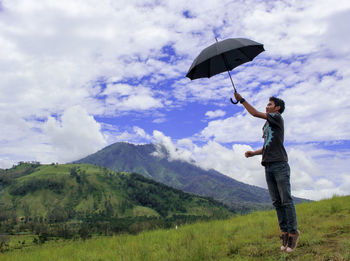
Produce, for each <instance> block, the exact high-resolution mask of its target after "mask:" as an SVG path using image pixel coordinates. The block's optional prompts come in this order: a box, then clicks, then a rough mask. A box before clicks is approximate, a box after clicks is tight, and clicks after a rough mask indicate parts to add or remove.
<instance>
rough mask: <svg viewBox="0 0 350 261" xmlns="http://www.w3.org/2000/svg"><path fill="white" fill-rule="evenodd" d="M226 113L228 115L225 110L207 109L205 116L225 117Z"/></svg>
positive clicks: (209, 117) (211, 117)
mask: <svg viewBox="0 0 350 261" xmlns="http://www.w3.org/2000/svg"><path fill="white" fill-rule="evenodd" d="M225 115H226V112H225V111H223V110H215V111H207V112H206V113H205V116H206V117H207V118H208V119H213V118H219V117H223V116H225Z"/></svg>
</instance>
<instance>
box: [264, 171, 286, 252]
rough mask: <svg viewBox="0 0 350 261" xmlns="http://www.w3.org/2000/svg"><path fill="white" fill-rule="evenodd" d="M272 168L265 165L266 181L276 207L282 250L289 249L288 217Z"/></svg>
mask: <svg viewBox="0 0 350 261" xmlns="http://www.w3.org/2000/svg"><path fill="white" fill-rule="evenodd" d="M271 170H272V169H271V166H266V167H265V177H266V183H267V186H268V189H269V193H270V197H271V200H272V204H273V205H274V207H275V209H276V213H277V218H278V223H279V226H280V230H281V235H280V239H281V250H282V251H284V250H286V249H287V244H288V232H287V231H288V228H287V217H286V213H285V209H284V208H282V206H281V198H280V195H279V190H278V186H277V182H276V179H275V175H274V173H273V172H272V171H271Z"/></svg>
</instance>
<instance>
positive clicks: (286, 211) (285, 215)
mask: <svg viewBox="0 0 350 261" xmlns="http://www.w3.org/2000/svg"><path fill="white" fill-rule="evenodd" d="M265 177H266V182H267V186H268V188H269V192H270V197H271V200H272V204H273V205H274V207H275V208H276V212H277V217H278V223H279V226H280V229H281V231H282V232H288V233H296V231H297V215H296V212H295V207H294V201H293V198H292V195H291V190H290V180H289V177H290V168H289V164H288V162H283V161H281V162H272V163H267V164H266V165H265Z"/></svg>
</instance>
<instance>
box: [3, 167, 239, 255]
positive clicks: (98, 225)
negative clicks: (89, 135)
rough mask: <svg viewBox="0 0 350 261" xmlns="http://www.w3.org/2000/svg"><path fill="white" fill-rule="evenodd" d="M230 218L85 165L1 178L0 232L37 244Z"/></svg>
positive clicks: (151, 184) (207, 204) (198, 200)
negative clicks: (25, 236) (23, 236)
mask: <svg viewBox="0 0 350 261" xmlns="http://www.w3.org/2000/svg"><path fill="white" fill-rule="evenodd" d="M232 214H233V213H232V212H231V211H230V210H229V209H228V208H227V207H226V206H224V205H223V204H222V203H219V202H216V201H214V200H212V199H210V198H204V197H199V196H194V195H191V194H188V193H184V192H182V191H180V190H176V189H173V188H170V187H168V186H165V185H163V184H160V183H157V182H155V181H153V180H150V179H146V178H145V177H143V176H141V175H138V174H135V173H131V174H129V173H117V172H114V171H111V170H109V169H106V168H103V167H97V166H93V165H89V164H80V165H78V164H66V165H57V164H51V165H40V164H39V163H36V162H35V163H24V162H21V163H20V164H19V165H17V166H14V167H13V168H11V169H8V170H4V171H2V172H1V173H0V231H1V232H2V233H6V234H18V233H27V234H35V235H36V237H35V240H36V243H43V242H45V241H47V240H49V239H51V238H56V237H60V238H65V239H70V238H74V237H76V236H79V237H81V238H84V239H86V238H88V237H90V236H91V235H93V234H95V235H96V234H99V235H113V234H117V233H122V232H127V233H134V234H135V233H138V232H140V231H143V230H150V229H155V228H168V227H170V226H172V225H174V224H184V223H190V222H194V221H197V220H209V219H217V218H227V217H229V216H231V215H232ZM33 240H34V239H33ZM0 248H1V249H4V248H5V246H4V244H3V245H2V246H1V247H0Z"/></svg>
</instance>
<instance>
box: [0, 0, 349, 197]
mask: <svg viewBox="0 0 350 261" xmlns="http://www.w3.org/2000/svg"><path fill="white" fill-rule="evenodd" d="M349 24H350V2H349V1H348V0H339V1H337V4H336V5H335V4H331V1H327V0H308V1H302V0H295V1H282V0H276V1H272V0H266V1H260V0H244V1H243V0H222V1H214V0H193V1H188V0H177V1H170V0H165V1H157V0H142V1H141V0H140V1H138V0H134V1H126V0H119V1H112V0H74V1H72V0H60V1H55V0H45V1H44V0H0V46H1V48H0V68H1V69H0V79H1V81H0V126H1V127H0V168H10V167H11V166H13V165H14V164H16V163H18V162H19V161H39V162H41V163H52V162H58V163H67V162H71V161H73V160H77V159H80V158H82V157H84V156H87V155H89V154H92V153H94V152H96V151H98V150H100V149H102V148H104V147H105V146H107V145H109V144H112V143H115V142H120V141H124V142H131V143H134V144H146V143H156V144H163V145H164V146H166V147H167V149H168V150H169V152H170V160H174V159H180V160H184V161H191V162H195V164H197V165H198V166H200V167H202V168H206V169H209V168H213V169H215V170H217V171H220V172H221V173H223V174H225V175H227V176H229V177H232V178H234V179H237V180H239V181H242V182H245V183H248V184H252V185H256V186H260V187H264V188H266V187H267V186H266V181H265V175H264V169H263V167H262V166H261V164H260V161H261V156H256V157H252V158H248V159H247V158H245V157H244V152H245V151H247V150H256V149H260V148H261V147H262V144H263V139H262V126H263V125H264V121H263V120H261V119H258V118H253V117H252V116H250V115H249V114H247V112H246V111H245V110H244V107H243V106H242V105H240V104H238V105H233V104H231V103H230V101H229V99H230V97H233V89H232V86H231V82H230V80H229V77H228V75H227V74H226V73H222V74H219V75H216V76H213V77H211V78H209V79H207V78H205V79H197V80H194V81H191V80H190V79H188V78H186V77H185V75H186V73H187V70H188V69H189V67H190V66H191V64H192V61H193V60H194V59H195V58H196V56H197V55H198V54H199V53H200V52H201V50H203V49H204V48H206V47H207V46H209V45H211V44H213V43H215V37H217V38H218V40H224V39H227V38H236V37H243V38H248V39H252V40H254V41H257V42H259V43H262V44H264V48H265V50H266V51H265V52H263V53H261V54H260V55H259V56H257V57H256V58H255V59H254V60H253V61H252V62H249V63H246V64H244V65H241V66H239V67H237V68H235V69H234V70H233V71H232V72H231V74H232V79H233V81H234V83H235V85H236V88H237V90H238V92H240V93H241V95H242V96H243V97H244V98H245V99H246V100H247V101H248V102H249V103H250V104H252V105H253V106H255V107H256V108H257V109H258V110H259V111H263V112H264V111H265V107H266V104H267V103H268V99H269V97H270V96H277V97H280V98H282V99H283V100H284V101H285V103H286V110H285V112H284V113H283V114H282V116H283V117H284V121H285V147H286V150H287V153H288V156H289V163H290V166H291V183H292V194H293V195H295V196H298V197H304V198H308V199H313V200H319V199H323V198H329V197H332V196H333V195H349V194H350V163H349V162H350V123H349V118H350V103H349V100H350V87H349V86H350V66H349V63H350V45H349V42H350V34H349V30H348V25H349Z"/></svg>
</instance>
